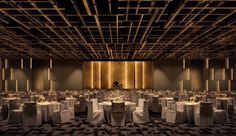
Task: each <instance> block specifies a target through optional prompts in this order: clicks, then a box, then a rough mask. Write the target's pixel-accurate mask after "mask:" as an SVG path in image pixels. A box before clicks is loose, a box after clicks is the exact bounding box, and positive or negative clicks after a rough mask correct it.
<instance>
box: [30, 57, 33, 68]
mask: <svg viewBox="0 0 236 136" xmlns="http://www.w3.org/2000/svg"><path fill="white" fill-rule="evenodd" d="M32 64H33V59H32V58H30V69H32V67H33V66H32Z"/></svg>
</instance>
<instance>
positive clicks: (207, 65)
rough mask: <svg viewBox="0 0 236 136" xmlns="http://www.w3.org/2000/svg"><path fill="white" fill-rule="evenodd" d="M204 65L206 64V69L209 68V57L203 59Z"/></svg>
mask: <svg viewBox="0 0 236 136" xmlns="http://www.w3.org/2000/svg"><path fill="white" fill-rule="evenodd" d="M205 65H206V69H208V68H209V59H208V58H207V59H206V60H205Z"/></svg>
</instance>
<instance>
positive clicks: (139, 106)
mask: <svg viewBox="0 0 236 136" xmlns="http://www.w3.org/2000/svg"><path fill="white" fill-rule="evenodd" d="M144 101H145V99H142V98H139V99H138V106H137V107H136V109H137V110H142V109H143V105H144Z"/></svg>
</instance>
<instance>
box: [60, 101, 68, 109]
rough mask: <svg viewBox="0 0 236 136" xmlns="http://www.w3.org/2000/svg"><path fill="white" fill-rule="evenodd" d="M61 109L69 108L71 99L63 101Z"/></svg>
mask: <svg viewBox="0 0 236 136" xmlns="http://www.w3.org/2000/svg"><path fill="white" fill-rule="evenodd" d="M60 109H61V110H67V109H69V101H61V108H60Z"/></svg>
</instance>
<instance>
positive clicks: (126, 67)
mask: <svg viewBox="0 0 236 136" xmlns="http://www.w3.org/2000/svg"><path fill="white" fill-rule="evenodd" d="M125 88H126V89H127V88H128V64H127V61H126V62H125Z"/></svg>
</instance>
